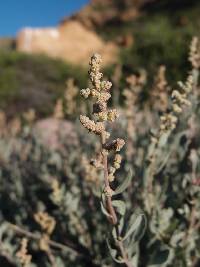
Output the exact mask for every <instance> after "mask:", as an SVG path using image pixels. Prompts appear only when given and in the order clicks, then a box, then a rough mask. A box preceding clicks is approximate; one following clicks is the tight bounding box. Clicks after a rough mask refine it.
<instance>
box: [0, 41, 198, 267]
mask: <svg viewBox="0 0 200 267" xmlns="http://www.w3.org/2000/svg"><path fill="white" fill-rule="evenodd" d="M199 55H200V53H199V41H198V39H197V38H195V39H194V40H193V42H192V46H191V51H190V58H189V59H190V63H192V69H191V70H190V73H189V74H188V76H187V77H186V81H185V82H183V83H179V84H178V85H176V87H171V86H170V84H169V83H168V81H167V79H166V77H165V74H166V73H167V69H166V68H165V67H164V66H161V67H160V68H159V70H158V74H157V75H156V77H155V78H154V79H153V83H152V84H151V87H149V88H150V92H149V93H150V97H149V99H147V100H146V101H143V102H141V101H140V99H141V95H142V94H143V87H145V86H146V83H147V76H146V74H145V72H143V71H141V72H139V73H138V74H133V75H131V76H130V77H128V78H127V79H126V82H127V86H126V88H125V90H124V98H125V103H124V106H123V107H118V109H119V111H120V113H121V116H120V118H119V119H117V120H116V121H115V122H113V123H112V124H111V125H110V126H108V127H107V124H106V123H105V125H104V123H103V125H104V126H106V130H108V131H109V132H111V133H112V137H113V138H114V140H118V141H116V142H114V141H111V142H108V143H105V144H104V143H103V144H101V146H99V144H98V142H97V140H98V139H97V138H96V137H98V136H95V135H90V136H89V135H88V133H87V132H86V131H85V129H82V127H81V126H80V123H78V122H77V121H76V122H69V121H67V120H65V119H64V118H65V113H64V110H62V108H63V107H64V106H63V105H62V103H61V104H60V103H57V105H56V106H57V107H56V108H55V112H54V114H53V116H52V118H48V119H45V120H42V121H41V120H38V121H34V120H33V119H35V118H34V116H33V114H32V113H28V114H29V116H27V115H28V114H24V115H26V116H23V120H19V119H17V118H16V119H14V120H12V121H7V120H6V118H5V115H4V114H3V113H1V114H0V125H1V128H0V129H1V131H0V135H1V138H0V164H1V172H0V263H1V264H4V265H3V266H6V267H7V266H26V265H27V264H29V265H30V266H53V267H55V266H57V267H60V266H61V267H62V266H72V264H73V265H74V266H77V267H78V266H80V267H84V266H91V267H93V266H94V267H95V266H96V267H97V266H103V267H106V266H118V264H119V263H121V262H122V261H123V259H124V257H123V255H121V254H120V252H119V250H118V248H117V246H116V243H115V242H116V233H115V232H113V231H112V226H111V227H110V223H109V220H108V219H109V218H110V210H109V209H108V207H107V205H106V201H107V197H110V193H112V191H109V192H106V191H105V190H103V192H102V191H101V189H102V187H103V182H102V181H103V179H102V174H101V171H100V170H99V168H94V165H95V166H96V167H98V166H101V158H100V162H97V160H98V159H99V157H98V155H99V151H101V149H102V145H103V149H106V150H107V149H109V148H112V147H114V148H115V147H116V144H118V143H117V142H119V140H120V139H122V138H124V139H125V142H126V144H125V146H124V148H123V149H122V150H121V155H122V161H121V168H119V169H118V167H119V166H118V165H119V164H118V165H117V164H116V162H115V167H116V168H115V169H117V170H118V171H117V172H115V171H114V170H113V168H111V169H110V170H109V171H110V172H109V174H110V183H109V189H112V190H115V188H119V187H118V186H120V185H121V184H122V185H123V187H124V188H126V187H127V190H125V191H124V192H123V194H122V195H120V196H117V197H113V196H112V197H111V201H115V204H116V205H117V208H118V212H117V215H118V216H120V214H121V215H124V216H121V217H122V219H124V222H123V220H122V221H121V223H123V224H124V230H125V232H126V231H127V229H129V230H130V231H129V233H131V236H129V237H128V239H127V240H126V241H125V242H124V243H125V245H126V246H127V243H126V242H127V241H128V243H129V245H130V247H128V248H130V250H127V251H126V252H125V253H126V255H127V256H129V263H128V264H129V265H127V262H125V263H126V265H127V266H132V265H133V266H134V267H136V266H138V267H140V266H141V267H146V266H162V267H164V266H169V267H172V266H187V267H188V266H193V267H196V266H198V265H199V262H200V257H199V253H200V251H199V243H200V240H199V236H200V235H199V231H200V225H199V215H200V206H199V203H200V201H199V199H200V195H199V194H200V191H199V188H200V187H199V185H200V184H199V172H200V169H199V166H200V164H199V153H200V148H199V145H200V143H199V133H200V131H199V123H200V121H199V115H200V114H199V112H200V110H199V86H198V78H199V77H198V75H199V68H200V56H199ZM93 59H94V58H93ZM93 67H94V66H93ZM94 70H95V68H92V71H94ZM98 71H99V69H98ZM96 74H98V73H96ZM90 75H91V80H92V82H93V84H92V85H90V86H89V88H87V89H85V90H83V91H81V93H82V95H84V96H89V95H90V94H91V92H92V94H93V95H95V93H99V92H98V90H96V89H98V86H100V88H103V89H107V90H109V88H110V86H111V84H110V83H108V82H105V81H101V79H99V78H100V77H101V75H100V74H98V75H100V76H98V75H97V77H98V79H96V78H95V75H93V74H92V72H90ZM116 80H117V79H116ZM116 80H115V81H116ZM105 87H106V88H105ZM94 89H95V90H94ZM96 91H97V92H96ZM104 93H105V92H104ZM108 94H109V93H108V92H107V94H106V95H104V96H107V98H108ZM113 94H114V92H113ZM97 96H98V99H97V100H102V96H100V95H99V94H97ZM109 97H110V94H109ZM107 98H106V99H107ZM103 100H105V98H103ZM107 100H108V99H107ZM100 102H101V101H100ZM101 104H102V103H101ZM104 104H105V103H104ZM110 104H111V103H108V106H107V105H106V110H104V112H105V111H106V113H105V114H104V113H102V110H101V109H100V108H102V107H105V105H100V103H98V101H97V103H96V105H95V106H94V110H93V111H94V113H97V114H98V116H100V117H101V120H102V119H103V118H109V119H110V120H111V121H112V120H114V119H115V118H116V117H117V116H116V115H117V112H116V110H114V109H113V108H112V107H111V110H112V112H111V111H110V107H109V105H110ZM72 108H74V107H73V106H72ZM107 108H108V110H107ZM78 109H79V106H77V110H78ZM72 110H73V109H72ZM91 110H92V109H91V108H88V107H87V108H85V109H84V110H80V113H81V114H83V112H84V114H85V113H86V112H90V113H91ZM99 113H100V114H99ZM30 115H31V116H30ZM100 117H97V121H95V122H94V121H93V118H92V119H91V121H90V119H88V118H86V117H81V122H82V124H83V125H84V126H85V127H86V128H87V129H88V130H90V131H94V132H95V133H99V132H100V130H102V127H103V126H102V124H101V122H100V121H99V119H100ZM99 123H100V124H99ZM96 126H98V127H97V128H96ZM117 138H119V139H117ZM121 143H122V142H121ZM118 145H119V144H118ZM117 148H119V147H117ZM120 148H121V147H120ZM104 152H105V151H104ZM94 154H96V155H97V158H96V161H95V160H92V161H91V160H90V159H91V158H92V157H93V155H94ZM100 156H101V155H100ZM118 159H119V157H118ZM108 160H109V162H112V157H110V154H109V157H108ZM118 163H119V162H118ZM112 167H113V166H112ZM113 171H114V172H113ZM130 173H131V176H132V179H130V178H129V177H130V176H128V175H130ZM112 174H114V180H113V176H112ZM126 177H128V179H126ZM128 181H129V183H127V182H128ZM124 182H125V183H124ZM124 188H121V189H120V192H121V191H123V190H122V189H124ZM107 189H108V188H107ZM99 191H100V192H101V193H103V194H102V198H103V199H101V198H100V196H99V193H100V192H99ZM105 193H107V195H105ZM101 200H103V203H101ZM116 200H117V201H116ZM122 203H123V204H122ZM102 204H103V205H104V206H102ZM125 206H126V210H127V213H126V214H124V209H125ZM102 211H103V212H102ZM138 211H139V214H140V213H141V211H142V213H143V214H145V217H146V218H147V229H146V231H145V234H144V237H143V238H142V239H141V241H140V242H138V239H140V238H141V237H142V235H140V234H141V233H143V232H144V230H145V227H144V225H143V224H141V223H140V220H138V219H137V218H138V217H137V216H135V214H136V215H137V214H138ZM122 213H123V214H122ZM105 214H106V216H105ZM131 214H134V215H133V216H131V218H132V219H131V221H129V220H128V219H129V217H130V215H131ZM107 217H108V218H107ZM111 222H112V220H111ZM117 225H118V223H117ZM118 226H119V225H118ZM129 227H130V228H129ZM110 230H111V231H110ZM124 234H125V233H124V232H123V231H122V233H121V235H122V237H124ZM107 236H109V240H110V241H111V242H110V243H109V244H110V245H109V246H108V247H107V246H106V237H107ZM117 236H118V233H117ZM130 237H131V238H130ZM24 238H25V239H24ZM118 241H121V239H120V238H119V236H118ZM110 254H111V255H110ZM30 256H31V257H30ZM111 256H112V257H113V258H114V261H113V260H112V259H111V258H112V257H111ZM118 256H120V257H121V256H122V257H121V258H120V257H118ZM130 256H132V257H130ZM116 261H117V262H116ZM131 264H132V265H131ZM122 266H123V265H122Z"/></svg>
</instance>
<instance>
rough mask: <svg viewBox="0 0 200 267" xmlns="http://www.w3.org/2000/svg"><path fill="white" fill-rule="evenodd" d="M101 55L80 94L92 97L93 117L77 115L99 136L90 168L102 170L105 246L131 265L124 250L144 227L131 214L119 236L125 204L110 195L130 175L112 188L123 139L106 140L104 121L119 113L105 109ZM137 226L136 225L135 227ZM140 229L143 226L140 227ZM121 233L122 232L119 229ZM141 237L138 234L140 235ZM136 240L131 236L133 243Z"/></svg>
mask: <svg viewBox="0 0 200 267" xmlns="http://www.w3.org/2000/svg"><path fill="white" fill-rule="evenodd" d="M100 64H101V57H100V55H98V54H95V55H93V56H92V58H91V61H90V70H89V76H90V80H91V83H92V88H87V89H82V90H81V95H82V96H83V97H84V98H88V97H92V98H94V99H95V103H94V104H93V115H94V117H95V119H94V120H91V119H90V118H89V117H87V116H83V115H81V116H80V122H81V123H82V125H83V126H84V127H85V128H86V129H87V130H88V131H89V132H92V133H93V134H96V135H97V136H99V139H100V144H101V151H100V153H99V155H98V156H97V158H96V159H94V160H91V164H92V165H94V167H96V168H98V169H101V170H103V174H104V186H103V191H102V201H101V209H102V212H103V213H104V214H105V215H106V217H107V219H108V221H109V223H110V225H111V226H112V240H109V239H108V240H107V244H108V248H109V250H110V253H111V256H112V258H113V259H114V260H115V261H116V262H117V263H122V264H125V265H126V266H127V267H131V266H132V267H133V265H132V262H131V261H132V259H131V257H133V255H132V254H134V253H133V251H130V249H129V252H128V250H127V249H128V246H129V245H131V246H132V245H133V244H132V242H131V241H132V238H131V237H132V235H133V234H136V232H138V231H139V228H140V227H141V225H142V226H144V220H145V219H144V216H143V214H140V216H138V217H137V216H132V217H131V218H130V222H129V229H128V230H127V232H126V234H124V236H123V237H122V230H123V227H124V215H125V207H126V205H125V203H124V202H123V201H122V200H113V196H115V195H117V194H120V193H122V192H123V191H124V190H125V189H126V188H127V187H128V185H129V182H130V178H129V177H128V178H127V179H125V181H124V182H123V183H122V184H121V185H120V186H118V188H116V189H115V190H114V189H113V186H112V182H113V181H114V180H115V179H116V177H115V174H116V171H117V170H118V169H119V168H120V165H121V161H122V158H121V155H120V154H119V152H120V150H121V149H122V148H123V146H124V144H125V141H124V140H123V139H120V138H117V139H114V140H109V137H110V133H109V132H108V131H107V130H106V124H107V122H114V121H115V120H116V119H117V118H118V117H119V113H118V111H117V110H116V109H109V108H108V100H109V99H110V97H111V94H110V91H109V90H110V88H111V86H112V84H111V82H109V81H104V80H102V77H103V74H102V73H101V72H100ZM110 154H112V155H113V158H114V160H113V163H112V165H111V166H110V164H109V160H108V155H110ZM136 226H137V227H136ZM142 228H143V229H144V227H142ZM123 232H124V231H123ZM140 236H141V235H140ZM136 241H138V240H136V239H134V242H136Z"/></svg>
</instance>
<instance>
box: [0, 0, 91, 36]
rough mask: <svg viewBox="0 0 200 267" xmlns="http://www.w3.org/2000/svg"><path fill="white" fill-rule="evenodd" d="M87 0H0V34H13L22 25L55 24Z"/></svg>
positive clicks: (41, 25)
mask: <svg viewBox="0 0 200 267" xmlns="http://www.w3.org/2000/svg"><path fill="white" fill-rule="evenodd" d="M88 1H89V0H1V2H0V36H15V35H16V33H17V31H19V30H20V29H21V28H22V27H26V26H29V27H46V26H54V25H56V24H57V23H58V22H59V21H60V19H61V18H63V17H64V16H66V15H70V14H72V13H73V12H75V11H77V10H79V9H80V8H81V7H83V6H84V5H85V4H87V3H88Z"/></svg>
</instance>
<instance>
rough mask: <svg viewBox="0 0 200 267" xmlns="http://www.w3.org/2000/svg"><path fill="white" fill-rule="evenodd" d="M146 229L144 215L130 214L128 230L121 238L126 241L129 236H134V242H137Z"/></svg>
mask: <svg viewBox="0 0 200 267" xmlns="http://www.w3.org/2000/svg"><path fill="white" fill-rule="evenodd" d="M145 229H146V217H145V215H144V214H142V213H141V214H139V215H136V214H132V216H131V218H130V221H129V227H128V230H127V232H126V234H125V236H124V237H123V240H126V239H127V238H128V237H129V236H131V235H132V234H134V239H135V241H138V240H139V239H141V237H142V236H143V234H144V232H145Z"/></svg>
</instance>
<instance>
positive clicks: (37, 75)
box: [0, 51, 86, 116]
mask: <svg viewBox="0 0 200 267" xmlns="http://www.w3.org/2000/svg"><path fill="white" fill-rule="evenodd" d="M85 74H86V71H85V70H84V69H82V68H79V67H75V66H71V65H69V64H67V63H65V62H63V61H61V60H55V59H51V58H49V57H47V56H44V55H26V54H23V53H19V52H15V51H12V52H1V53H0V96H1V97H0V108H1V109H3V110H5V111H6V112H7V113H8V114H9V115H14V114H15V112H16V111H17V112H19V113H20V112H22V111H25V110H27V109H29V108H34V109H36V110H37V113H38V114H39V115H43V116H44V115H48V114H50V113H51V112H52V109H53V106H54V103H55V100H56V99H57V98H58V97H60V96H62V95H63V92H64V90H65V81H66V80H67V79H68V78H70V77H73V78H74V79H75V82H76V83H77V84H78V86H81V87H82V86H83V87H84V86H85V84H86V78H85V77H86V75H85Z"/></svg>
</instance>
